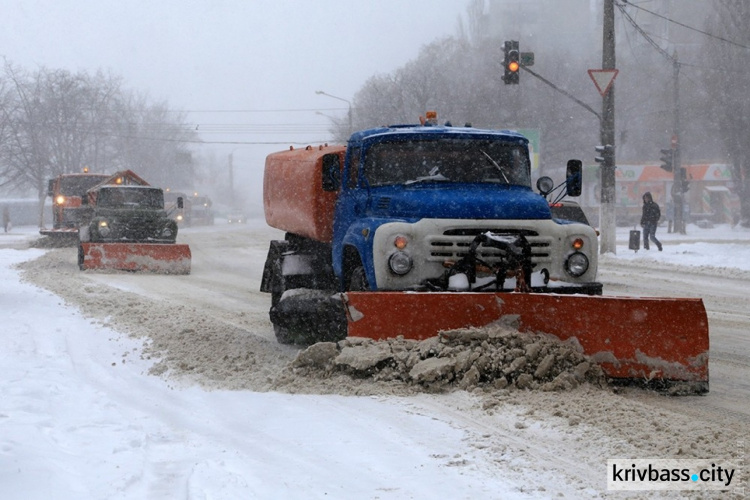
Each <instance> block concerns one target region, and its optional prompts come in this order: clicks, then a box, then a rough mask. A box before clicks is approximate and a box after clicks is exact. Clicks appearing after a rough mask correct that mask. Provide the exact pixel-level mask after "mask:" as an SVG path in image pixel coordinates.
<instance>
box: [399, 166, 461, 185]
mask: <svg viewBox="0 0 750 500" xmlns="http://www.w3.org/2000/svg"><path fill="white" fill-rule="evenodd" d="M448 180H450V179H448V178H447V177H446V176H444V175H443V174H441V173H440V169H439V168H438V167H432V169H431V170H430V174H429V175H425V176H424V177H417V178H416V179H414V180H410V181H406V182H404V184H414V183H416V182H426V181H448Z"/></svg>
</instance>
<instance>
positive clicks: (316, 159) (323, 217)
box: [263, 146, 346, 242]
mask: <svg viewBox="0 0 750 500" xmlns="http://www.w3.org/2000/svg"><path fill="white" fill-rule="evenodd" d="M345 151H346V148H345V146H308V147H306V148H304V149H290V150H288V151H281V152H278V153H273V154H271V155H269V156H268V157H267V158H266V166H265V171H264V175H263V207H264V210H265V214H266V222H267V223H268V225H269V226H271V227H275V228H277V229H281V230H283V231H287V232H290V233H294V234H298V235H301V236H304V237H307V238H311V239H313V240H317V241H323V242H330V241H331V239H332V235H333V219H334V217H333V210H334V206H335V204H336V198H337V196H338V193H337V192H331V191H324V190H323V157H324V156H325V155H329V154H335V155H338V156H339V164H340V165H343V164H344V152H345Z"/></svg>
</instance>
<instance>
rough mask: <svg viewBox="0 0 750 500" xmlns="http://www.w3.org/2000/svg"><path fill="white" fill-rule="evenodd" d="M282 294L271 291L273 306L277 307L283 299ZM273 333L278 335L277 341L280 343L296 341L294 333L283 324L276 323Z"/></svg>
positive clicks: (287, 343)
mask: <svg viewBox="0 0 750 500" xmlns="http://www.w3.org/2000/svg"><path fill="white" fill-rule="evenodd" d="M281 295H282V294H281V293H280V292H273V293H271V307H275V306H276V304H278V303H279V300H281ZM273 333H274V335H276V341H277V342H278V343H279V344H286V345H292V344H294V343H295V337H294V334H293V333H292V332H290V331H289V329H288V328H284V327H283V326H279V325H277V324H276V323H274V324H273Z"/></svg>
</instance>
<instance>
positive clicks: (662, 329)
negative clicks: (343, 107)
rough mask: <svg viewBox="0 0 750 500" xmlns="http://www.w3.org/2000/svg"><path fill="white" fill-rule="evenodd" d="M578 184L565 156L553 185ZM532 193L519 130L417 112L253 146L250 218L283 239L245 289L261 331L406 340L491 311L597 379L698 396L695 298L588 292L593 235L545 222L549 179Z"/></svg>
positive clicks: (703, 376) (302, 340) (300, 337)
mask: <svg viewBox="0 0 750 500" xmlns="http://www.w3.org/2000/svg"><path fill="white" fill-rule="evenodd" d="M581 182H582V181H581V162H580V161H578V160H571V161H569V162H568V166H567V176H566V180H565V182H564V183H563V184H561V185H560V186H559V187H563V188H564V189H565V190H566V192H567V194H568V195H570V196H578V195H580V192H581ZM537 189H538V190H539V193H536V192H534V190H533V189H532V186H531V168H530V160H529V148H528V140H527V139H526V138H525V137H524V136H522V135H520V134H518V133H517V132H514V131H510V130H483V129H476V128H472V127H470V126H466V127H453V126H450V125H447V124H446V125H445V126H441V125H437V124H436V123H435V120H434V117H432V116H430V118H429V119H427V120H424V119H423V120H422V121H421V123H419V124H416V125H398V126H388V127H380V128H374V129H369V130H363V131H359V132H355V133H354V134H352V136H351V137H350V139H349V141H348V144H347V146H328V145H325V146H316V147H312V146H308V147H306V148H303V149H294V148H290V149H289V150H287V151H281V152H278V153H273V154H271V155H269V156H268V157H267V159H266V164H265V171H264V179H263V197H264V200H263V201H264V211H265V217H266V222H267V223H268V225H269V226H271V227H274V228H277V229H280V230H282V231H284V232H285V237H284V239H283V240H276V241H271V242H270V248H269V251H268V257H267V259H266V262H265V267H264V272H263V277H262V281H261V291H264V292H268V293H270V294H271V309H270V319H271V322H272V323H273V325H274V330H275V334H276V337H277V339H278V340H279V342H282V343H295V344H310V343H314V342H318V341H337V340H340V339H342V338H344V337H346V336H354V337H368V338H373V339H383V338H392V337H397V336H403V337H404V338H407V339H417V340H419V339H425V338H428V337H432V336H435V335H437V334H438V333H439V332H440V331H442V330H450V329H457V328H464V327H481V326H486V325H489V324H491V323H493V322H495V321H498V320H500V319H501V318H503V317H506V316H507V317H511V318H513V319H514V320H515V321H516V322H517V324H518V325H519V329H520V330H521V331H531V332H544V333H547V334H552V335H554V336H557V337H558V338H560V339H562V340H568V339H571V341H572V342H577V343H578V344H580V346H581V348H582V350H583V352H584V353H585V354H587V355H589V356H590V357H591V358H592V359H593V360H594V361H595V362H597V363H599V364H600V365H601V367H602V369H603V370H604V372H605V373H606V374H607V375H608V376H609V377H610V378H612V379H620V380H623V381H632V380H635V381H655V382H656V383H657V384H661V383H664V384H665V385H670V384H672V383H677V384H679V385H680V386H681V387H683V388H684V387H686V386H687V387H688V388H687V391H689V392H695V393H700V392H705V391H707V390H708V320H707V316H706V311H705V308H704V306H703V302H702V300H701V299H690V298H643V297H616V296H606V295H603V287H602V284H601V283H599V282H597V281H596V276H597V265H598V261H597V253H598V241H597V233H596V231H595V230H594V229H593V228H592V227H590V226H589V225H587V224H582V223H579V222H574V221H569V220H562V219H558V218H554V217H552V215H551V212H550V207H549V203H548V202H547V199H546V196H547V195H548V194H549V193H550V191H552V190H553V189H554V185H553V182H552V179H550V178H549V177H542V178H540V179H539V180H538V182H537ZM506 319H507V318H506Z"/></svg>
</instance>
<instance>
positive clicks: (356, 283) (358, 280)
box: [346, 265, 370, 292]
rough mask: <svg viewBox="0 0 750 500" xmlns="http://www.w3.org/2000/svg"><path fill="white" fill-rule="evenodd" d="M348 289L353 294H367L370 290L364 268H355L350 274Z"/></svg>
mask: <svg viewBox="0 0 750 500" xmlns="http://www.w3.org/2000/svg"><path fill="white" fill-rule="evenodd" d="M346 289H347V290H348V291H351V292H366V291H367V290H369V289H370V285H369V283H367V275H366V274H365V268H364V267H363V266H361V265H360V266H355V267H354V268H353V269H352V271H351V272H350V273H349V279H348V282H347V285H346Z"/></svg>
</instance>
